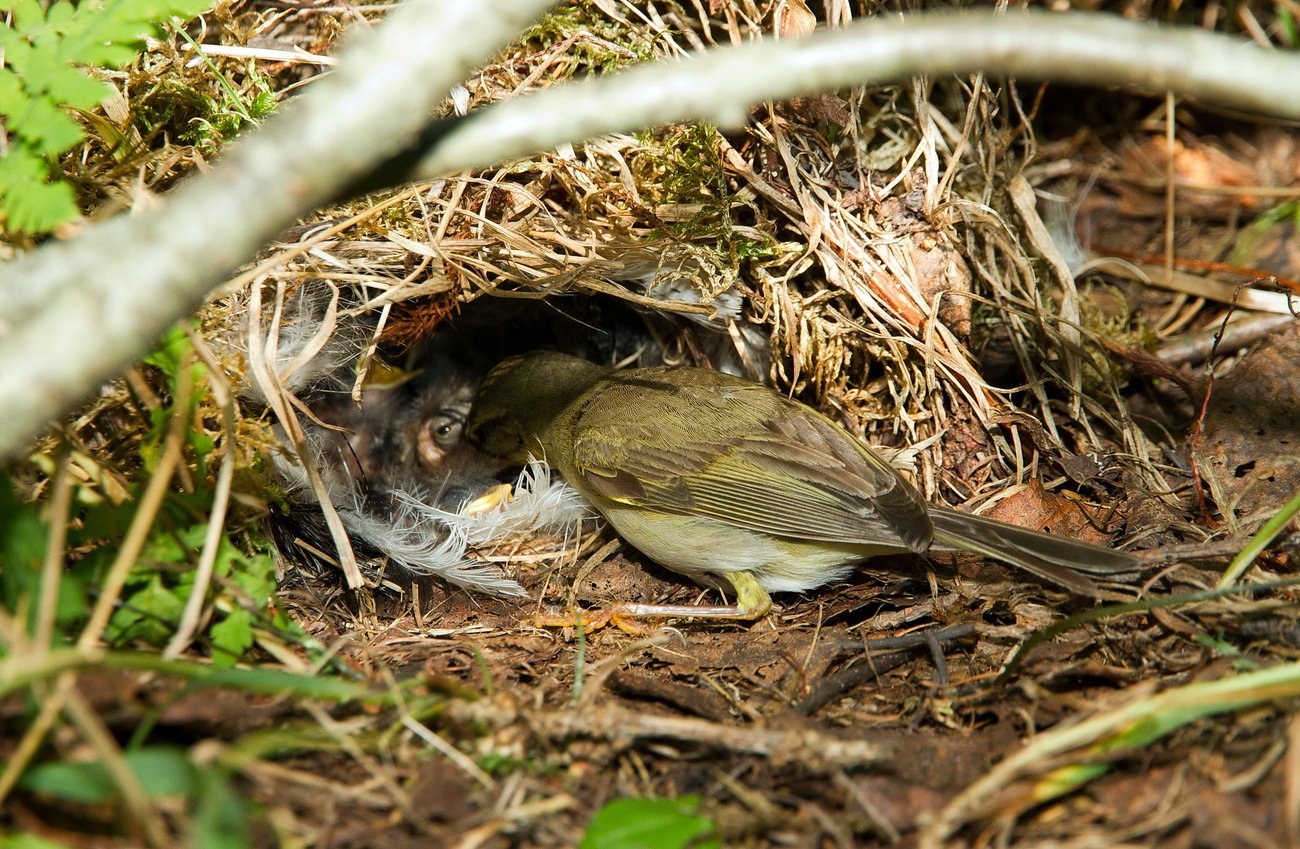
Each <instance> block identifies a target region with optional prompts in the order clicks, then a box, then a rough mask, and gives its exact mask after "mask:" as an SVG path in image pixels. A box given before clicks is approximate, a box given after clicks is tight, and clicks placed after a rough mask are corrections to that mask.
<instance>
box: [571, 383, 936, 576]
mask: <svg viewBox="0 0 1300 849" xmlns="http://www.w3.org/2000/svg"><path fill="white" fill-rule="evenodd" d="M707 374H713V373H707ZM624 393H635V395H636V401H637V405H638V409H639V410H641V411H643V413H644V414H643V415H642V416H640V417H639V418H638V420H635V421H629V420H628V417H627V416H626V414H625V411H626V409H627V406H626V398H625V397H624V398H620V397H619V396H620V395H623V394H624ZM583 401H584V403H583V406H582V409H581V412H580V413H579V414H578V421H577V422H576V425H577V427H576V428H575V431H576V432H577V433H578V434H579V436H578V438H577V439H576V441H575V444H574V456H573V461H574V466H575V469H574V471H576V472H577V473H578V474H579V475H581V477H582V481H583V484H584V485H585V486H586V487H588V488H590V489H591V490H592V491H593V492H595V493H597V494H599V495H601V496H604V497H605V498H609V499H612V500H614V501H617V502H620V503H623V504H629V505H635V506H638V507H642V508H644V509H647V510H656V511H660V512H665V513H677V514H682V515H695V516H703V517H706V518H710V519H714V520H716V521H719V522H725V523H727V524H729V525H733V526H736V527H741V528H746V529H749V530H754V531H758V532H761V533H768V534H773V535H776V536H785V537H793V538H798V539H809V540H822V541H826V542H840V543H849V544H877V545H884V546H890V547H898V548H907V549H912V550H915V551H924V550H925V549H926V548H927V547H928V546H929V543H930V536H931V529H930V522H929V518H928V514H927V512H926V505H925V503H924V501H922V499H921V496H920V494H919V493H918V492H917V490H916V488H915V487H913V486H912V485H911V484H909V483H908V482H907V481H905V480H904V479H903V478H901V477H900V476H899V475H898V473H897V472H896V471H895V470H894V469H893V467H892V466H890V465H889V464H888V463H887V462H886V461H885V460H883V459H882V458H880V457H879V456H877V455H876V454H875V453H874V452H872V451H871V450H870V449H869V448H867V447H866V446H865V445H863V444H862V443H861V442H859V441H858V440H856V439H854V438H853V437H852V436H850V435H849V434H848V433H847V432H846V431H844V430H842V429H841V428H839V427H838V426H837V425H835V424H834V423H833V422H831V421H830V420H829V419H827V418H825V417H824V416H821V415H820V414H819V413H816V412H815V411H813V410H812V409H811V408H807V407H803V406H802V405H799V404H796V403H795V402H793V401H789V400H787V399H785V398H782V397H781V396H779V395H775V394H774V393H772V392H771V391H770V390H768V389H766V388H764V387H761V386H758V385H756V384H749V383H747V382H743V381H736V380H735V379H732V378H727V377H726V376H725V375H722V376H720V377H719V378H718V379H717V380H716V383H715V382H714V379H712V378H702V379H701V381H700V382H699V383H690V384H686V385H678V384H676V383H671V384H670V383H666V382H665V383H656V382H654V381H650V380H646V379H645V376H644V375H642V376H638V373H637V372H630V373H628V379H627V380H620V381H607V382H606V383H605V384H604V385H602V387H601V388H600V390H599V391H598V392H594V393H590V394H589V395H588V396H587V397H585V398H584V399H583ZM620 411H623V412H620Z"/></svg>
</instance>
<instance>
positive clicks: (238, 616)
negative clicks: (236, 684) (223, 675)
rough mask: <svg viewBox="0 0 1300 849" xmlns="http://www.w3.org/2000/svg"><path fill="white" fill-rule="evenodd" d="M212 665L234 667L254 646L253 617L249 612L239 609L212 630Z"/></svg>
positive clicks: (231, 612)
mask: <svg viewBox="0 0 1300 849" xmlns="http://www.w3.org/2000/svg"><path fill="white" fill-rule="evenodd" d="M211 635H212V644H213V646H214V647H215V648H216V649H217V651H214V652H213V653H212V665H213V666H216V667H221V666H233V665H234V664H235V662H236V661H238V660H239V659H240V658H241V657H243V656H244V652H246V651H248V649H249V648H250V647H251V646H252V645H253V617H252V616H251V615H250V614H249V612H248V611H247V610H245V609H244V608H242V607H237V608H235V609H234V610H232V611H230V614H229V615H227V616H226V618H225V619H222V620H221V621H220V622H218V623H217V624H216V625H213V626H212V630H211Z"/></svg>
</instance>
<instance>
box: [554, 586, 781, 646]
mask: <svg viewBox="0 0 1300 849" xmlns="http://www.w3.org/2000/svg"><path fill="white" fill-rule="evenodd" d="M724 576H725V577H726V579H727V581H728V582H729V583H730V584H731V586H732V587H733V588H734V589H735V591H736V603H735V604H723V605H707V606H698V605H693V604H640V603H638V602H624V603H621V604H615V605H612V606H610V607H606V608H604V609H603V610H597V611H584V612H581V613H579V615H580V616H581V617H582V627H583V630H584V631H586V632H587V633H591V632H592V631H595V630H598V629H600V628H603V627H605V626H606V625H614V626H615V627H616V628H618V629H619V630H620V631H626V632H627V633H629V634H643V633H645V629H644V628H642V627H641V626H640V625H639V624H637V622H636V620H637V619H665V618H691V619H735V620H739V621H743V622H752V621H754V620H757V619H762V618H763V617H764V616H766V615H767V613H768V611H770V610H771V609H772V597H771V596H770V595H768V594H767V590H765V589H763V587H762V585H761V584H759V582H758V579H757V578H755V577H754V575H753V573H752V572H727V573H725V575H724ZM533 624H535V625H537V626H538V627H542V628H570V627H576V625H577V624H578V623H577V621H576V617H574V616H568V617H564V616H558V617H551V616H538V617H536V618H534V619H533Z"/></svg>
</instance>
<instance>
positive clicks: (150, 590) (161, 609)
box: [104, 574, 185, 646]
mask: <svg viewBox="0 0 1300 849" xmlns="http://www.w3.org/2000/svg"><path fill="white" fill-rule="evenodd" d="M184 607H185V601H184V599H183V598H181V597H178V596H177V595H176V594H175V593H174V592H172V591H171V590H169V589H168V588H167V587H166V586H164V585H163V582H162V578H161V577H160V576H159V575H157V574H154V575H152V576H150V578H149V580H148V583H146V584H145V587H144V589H141V590H139V591H137V592H135V593H132V594H131V595H130V596H129V597H128V598H127V599H126V601H125V602H124V603H123V604H122V606H121V607H120V608H118V610H117V612H116V613H114V614H113V618H112V619H110V620H109V624H108V628H107V630H106V631H105V634H104V636H105V639H107V640H108V641H109V642H111V643H113V644H114V645H122V644H124V643H128V642H136V641H140V642H144V643H148V644H149V645H155V646H157V645H162V644H163V643H165V642H166V641H167V640H168V639H169V638H170V637H171V635H172V633H173V632H174V630H175V626H176V623H177V622H179V621H180V618H181V611H182V610H183V609H184Z"/></svg>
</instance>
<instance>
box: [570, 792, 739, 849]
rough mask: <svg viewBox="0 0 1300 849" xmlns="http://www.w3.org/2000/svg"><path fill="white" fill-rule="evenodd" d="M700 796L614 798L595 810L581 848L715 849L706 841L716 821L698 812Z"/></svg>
mask: <svg viewBox="0 0 1300 849" xmlns="http://www.w3.org/2000/svg"><path fill="white" fill-rule="evenodd" d="M699 807H700V799H699V797H698V796H682V797H680V798H678V799H614V800H613V801H611V802H608V803H606V805H605V807H603V808H601V809H600V810H599V811H597V812H596V815H595V816H594V817H592V818H591V822H590V823H589V824H588V825H587V833H586V834H584V835H583V837H582V844H581V847H582V849H685V847H688V846H690V847H699V848H700V849H706V847H707V849H716V847H719V846H720V845H721V844H719V843H718V841H717V840H712V839H709V840H703V839H701V838H703V837H704V836H705V835H706V834H708V833H709V832H711V831H712V830H713V821H712V820H711V819H709V818H708V817H701V816H698V815H697V814H696V811H698V810H699Z"/></svg>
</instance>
